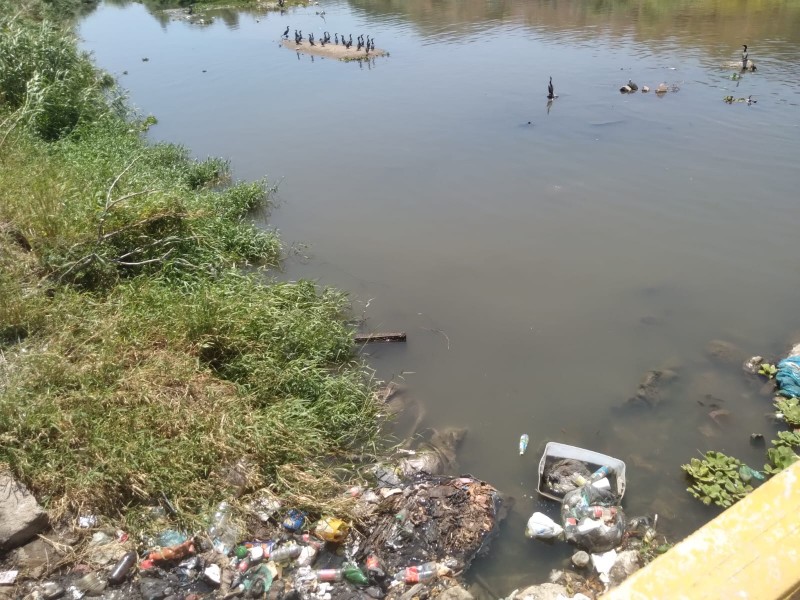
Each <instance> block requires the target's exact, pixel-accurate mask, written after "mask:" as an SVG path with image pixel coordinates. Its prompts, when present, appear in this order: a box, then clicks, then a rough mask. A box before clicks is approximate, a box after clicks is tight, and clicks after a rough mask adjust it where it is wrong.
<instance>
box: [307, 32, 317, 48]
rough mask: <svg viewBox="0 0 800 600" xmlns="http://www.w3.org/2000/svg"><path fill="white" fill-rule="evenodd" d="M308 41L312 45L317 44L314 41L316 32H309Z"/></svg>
mask: <svg viewBox="0 0 800 600" xmlns="http://www.w3.org/2000/svg"><path fill="white" fill-rule="evenodd" d="M308 43H309V44H311V45H312V46H316V44H315V43H314V34H313V33H309V34H308Z"/></svg>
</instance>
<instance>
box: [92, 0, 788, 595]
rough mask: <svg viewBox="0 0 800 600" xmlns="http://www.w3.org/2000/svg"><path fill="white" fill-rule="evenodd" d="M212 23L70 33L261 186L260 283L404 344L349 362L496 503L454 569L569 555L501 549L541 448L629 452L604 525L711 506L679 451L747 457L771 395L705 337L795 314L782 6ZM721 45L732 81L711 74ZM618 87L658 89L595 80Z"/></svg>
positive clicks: (763, 348) (163, 20)
mask: <svg viewBox="0 0 800 600" xmlns="http://www.w3.org/2000/svg"><path fill="white" fill-rule="evenodd" d="M321 11H324V12H325V14H324V15H322V16H320V15H318V14H317V13H319V12H321ZM216 17H217V18H216V19H215V21H214V22H213V23H212V24H210V25H206V26H201V25H193V24H189V23H187V22H185V21H175V20H173V19H170V18H169V17H167V16H164V15H163V14H159V13H157V12H154V11H151V10H149V9H148V8H147V7H146V6H143V5H141V4H129V3H127V2H122V1H120V0H117V1H115V2H113V3H112V2H107V3H106V4H104V5H102V6H101V7H100V8H99V9H98V10H96V11H95V12H93V13H92V14H90V15H89V16H88V17H87V18H85V20H84V21H83V22H82V24H81V27H80V35H81V36H82V38H83V44H84V47H85V48H86V49H88V50H90V51H92V52H93V53H94V55H95V58H96V61H97V63H98V64H99V65H100V66H101V67H103V68H105V69H107V70H109V71H110V72H111V73H113V74H115V75H117V76H119V78H120V81H121V83H122V85H123V86H125V87H126V88H127V89H128V90H129V93H130V97H131V101H132V102H133V104H135V105H136V106H137V107H139V109H140V110H141V111H142V113H145V114H154V115H156V116H157V117H158V120H159V124H158V126H156V127H155V128H154V129H153V130H152V132H151V136H152V138H153V139H154V140H169V141H175V142H179V143H182V144H185V145H186V146H187V147H188V148H190V149H191V151H192V152H193V153H194V154H195V155H197V156H198V157H205V156H208V155H221V156H225V157H228V158H230V160H231V162H232V165H233V169H234V173H235V175H236V177H237V178H242V179H257V178H260V177H263V176H267V177H268V178H269V179H270V180H271V181H272V182H277V181H280V187H279V193H278V195H277V206H276V208H275V209H274V210H273V212H272V215H271V217H270V226H274V227H277V228H279V230H280V232H281V236H282V238H283V240H284V241H285V243H286V247H287V260H286V267H285V272H284V273H283V274H282V275H281V277H288V278H299V277H304V278H314V279H316V280H318V281H319V282H320V283H321V284H324V285H332V286H336V287H339V288H342V289H345V290H348V291H349V292H350V294H351V296H352V300H353V307H354V312H355V313H356V315H357V316H363V317H365V318H366V322H365V327H366V328H367V329H369V330H375V331H380V330H403V331H406V332H408V343H406V344H397V345H382V346H370V347H368V348H367V349H366V352H367V353H368V359H369V362H370V364H371V365H372V367H374V368H375V369H376V374H377V376H378V377H380V378H383V379H389V378H392V377H393V378H394V379H395V380H397V381H400V382H404V383H405V384H407V385H408V387H409V393H410V394H412V395H413V396H414V397H415V398H417V399H418V400H419V401H420V403H421V404H422V405H424V406H425V408H426V414H425V419H424V426H425V427H444V426H451V425H455V426H463V427H466V428H468V430H469V432H468V434H467V437H466V439H465V441H464V444H463V447H462V450H461V453H460V465H461V470H462V472H469V473H472V474H473V475H475V476H477V477H480V478H483V479H486V480H488V481H490V482H491V483H493V484H494V485H496V486H497V487H499V488H500V489H502V490H504V491H506V492H508V493H509V494H511V495H513V496H514V497H515V498H516V505H515V507H514V509H513V511H512V513H511V515H510V517H509V519H508V520H507V521H506V523H505V524H504V526H503V528H502V530H501V533H500V537H499V538H498V539H497V540H496V542H495V543H494V545H493V547H492V552H491V553H490V555H489V556H488V557H486V558H483V559H481V560H479V561H477V562H476V563H475V566H474V569H473V571H472V573H473V576H475V575H480V576H481V578H482V579H483V580H484V581H485V582H486V583H487V584H488V585H489V586H490V587H491V588H493V591H494V593H495V594H498V595H499V594H507V593H508V592H509V591H510V590H512V589H513V588H515V587H517V586H519V585H523V584H526V583H532V582H534V581H536V580H538V579H541V578H543V577H545V576H546V574H547V572H548V571H549V570H550V569H551V568H554V567H557V566H559V564H560V563H561V561H562V560H564V559H565V558H566V557H568V556H569V554H570V550H569V549H568V548H567V547H566V546H564V545H555V546H552V547H551V546H547V545H544V544H541V543H537V542H532V541H529V540H526V539H525V538H524V537H523V529H524V524H525V521H526V520H527V518H528V516H529V515H530V514H531V512H533V511H534V510H537V509H538V510H545V511H547V512H549V513H550V514H552V515H555V514H556V512H555V510H554V507H553V506H551V505H548V504H546V503H544V502H542V500H540V499H539V498H537V495H536V492H535V488H536V474H535V472H536V466H537V463H538V459H539V456H540V454H541V449H542V447H543V444H544V443H545V442H546V441H547V440H555V441H561V442H565V443H570V444H575V445H579V446H582V447H586V448H591V449H594V450H598V451H601V452H605V453H608V454H611V455H613V456H616V457H618V458H621V459H622V460H625V461H627V463H628V490H627V493H626V497H625V506H626V509H627V511H628V513H629V514H631V515H636V514H642V513H652V512H658V514H659V515H660V519H659V524H660V527H661V528H662V530H663V531H664V532H666V533H669V534H671V535H673V536H682V535H685V534H686V533H688V532H690V531H691V530H693V529H694V528H696V527H697V526H698V525H700V524H702V523H703V522H704V521H706V520H708V519H709V518H711V517H712V516H713V515H714V514H716V511H715V510H714V509H707V508H705V507H702V506H701V505H700V504H699V503H698V502H697V501H695V500H693V499H691V498H690V497H689V496H688V494H686V492H685V491H684V488H685V486H686V484H685V481H684V480H683V478H682V473H681V470H680V465H681V463H683V462H687V461H688V460H689V459H690V458H691V457H693V456H697V455H698V452H702V451H705V450H709V449H718V450H722V451H725V452H729V453H732V454H735V455H736V456H738V457H739V458H742V459H743V460H745V461H748V462H749V463H750V464H751V465H752V466H755V467H761V466H762V465H763V462H764V453H763V450H762V449H757V448H753V447H751V446H750V444H749V436H750V434H751V433H753V432H761V433H765V434H766V435H767V439H770V438H769V436H770V434H771V433H772V432H773V431H774V429H773V426H772V425H770V424H769V422H768V421H767V420H766V419H765V417H764V413H766V412H768V411H769V410H770V407H771V404H770V401H769V397H765V396H763V395H761V394H760V393H759V386H760V384H759V383H757V382H755V383H754V382H749V381H748V380H746V379H745V377H744V376H743V374H742V373H741V371H740V369H739V367H738V366H735V365H734V366H733V367H729V368H726V367H724V366H720V365H719V364H717V363H716V362H714V361H712V360H710V359H709V357H708V355H707V353H706V351H705V347H706V344H707V343H708V342H709V341H710V340H712V339H724V340H729V341H731V342H733V343H735V344H737V345H738V346H739V347H740V348H741V349H742V351H743V352H747V353H750V354H755V353H759V354H764V355H771V356H777V355H778V354H780V353H781V352H784V351H785V349H786V346H787V344H788V342H789V341H790V339H791V338H792V335H793V334H796V332H797V331H798V329H800V323H799V322H798V307H800V285H798V283H800V282H799V281H798V279H800V277H799V275H800V273H799V271H800V269H799V268H798V265H800V261H798V250H797V243H796V234H797V231H798V227H800V215H798V197H800V195H799V194H798V185H799V184H800V168H798V157H799V156H800V110H798V106H799V105H800V67H799V66H798V65H800V4H798V3H796V2H785V1H779V0H775V1H770V0H738V1H737V2H724V1H722V0H692V1H690V0H682V1H677V0H676V1H673V2H666V1H661V2H659V1H657V0H639V1H622V0H618V1H617V0H605V1H600V2H597V1H590V0H585V1H578V0H576V1H574V2H552V1H549V0H528V1H524V0H505V1H503V0H490V1H486V0H443V1H440V2H430V1H428V0H402V1H399V0H350V1H349V2H348V1H344V0H325V1H323V2H321V3H320V4H319V5H316V6H308V7H298V8H292V9H289V10H288V11H287V12H285V13H284V14H280V13H271V14H266V13H264V12H263V11H243V12H237V11H235V10H225V11H219V12H218V13H217V15H216ZM323 17H324V19H323ZM287 25H288V26H290V28H291V29H302V30H303V32H304V33H308V32H315V34H316V36H317V38H320V37H322V32H323V31H326V30H327V31H330V32H331V34H333V33H344V34H351V33H352V34H353V36H354V37H355V36H357V35H358V34H360V33H364V34H367V35H370V36H373V37H374V38H375V41H376V42H375V43H376V45H377V46H378V47H380V48H384V49H386V50H388V51H389V52H390V56H389V57H385V58H378V59H375V60H374V61H373V62H370V63H341V62H337V61H333V60H323V59H320V58H319V57H316V58H314V59H313V60H312V58H311V57H308V56H303V55H298V54H296V53H295V52H294V51H292V50H288V49H285V48H281V47H280V46H279V43H278V40H279V37H280V35H281V33H282V32H283V30H284V29H285V27H286V26H287ZM745 43H746V44H748V45H749V46H750V50H749V53H750V58H751V59H752V60H754V61H755V63H756V65H757V67H758V70H757V71H756V72H755V73H746V74H744V75H743V77H742V79H741V80H739V81H734V80H731V79H730V75H731V74H732V73H733V72H734V69H732V68H727V67H725V66H724V65H725V63H727V62H729V61H733V60H737V59H738V58H739V57H740V52H741V44H745ZM143 58H148V59H149V60H147V61H143V60H142V59H143ZM551 76H552V78H553V82H554V85H555V92H556V94H558V96H559V97H558V98H557V99H556V100H555V101H554V102H553V103H552V105H551V106H550V107H549V110H548V106H547V100H546V93H547V83H548V78H549V77H551ZM629 78H630V79H633V80H634V81H635V82H637V83H638V84H639V85H640V86H641V85H645V84H646V85H649V86H650V87H651V88H653V89H655V87H656V86H657V85H658V84H659V83H661V82H665V83H667V84H668V85H670V86H675V89H676V90H677V91H674V92H673V91H671V92H669V93H667V94H665V95H663V96H661V97H659V96H656V95H655V94H654V93H652V92H651V93H649V94H642V93H637V94H631V95H623V94H620V92H619V88H620V86H621V85H623V84H624V83H626V82H627V81H628V79H629ZM728 95H733V96H735V97H736V98H739V97H748V96H750V95H752V97H753V99H755V100H757V103H755V104H750V105H748V104H747V103H734V104H731V105H729V104H726V103H724V102H723V98H724V97H725V96H728ZM664 366H675V367H677V368H678V372H679V375H680V377H679V379H678V381H677V382H676V383H675V384H674V385H673V386H672V387H671V388H669V389H668V390H665V396H664V398H665V399H664V402H663V403H662V404H660V405H659V406H658V407H657V408H656V409H655V410H629V409H625V408H624V405H625V401H626V399H627V398H629V397H630V396H631V395H632V394H633V393H634V392H635V390H636V386H637V384H638V382H639V380H640V378H641V377H642V375H643V374H644V373H645V372H646V371H647V370H648V369H653V368H662V367H664ZM712 405H714V406H721V407H722V408H724V409H725V410H727V411H729V413H730V416H729V418H727V419H726V420H725V421H724V422H723V423H722V424H717V423H716V422H714V421H713V420H712V419H710V418H709V417H708V412H709V411H710V410H711V409H712V408H713V406H712ZM522 433H528V434H529V435H530V439H531V443H530V450H529V452H528V454H527V455H525V456H524V457H520V456H519V455H518V453H517V441H518V438H519V436H520V434H522Z"/></svg>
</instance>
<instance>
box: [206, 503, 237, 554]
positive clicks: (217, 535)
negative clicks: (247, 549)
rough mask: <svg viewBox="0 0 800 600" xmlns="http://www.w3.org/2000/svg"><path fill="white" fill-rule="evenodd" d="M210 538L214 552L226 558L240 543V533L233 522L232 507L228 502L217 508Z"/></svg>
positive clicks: (210, 528) (212, 521)
mask: <svg viewBox="0 0 800 600" xmlns="http://www.w3.org/2000/svg"><path fill="white" fill-rule="evenodd" d="M208 536H209V537H210V538H211V542H212V544H213V546H214V550H216V551H217V552H219V553H220V554H224V555H226V556H227V555H228V554H229V553H230V552H231V550H233V548H234V547H235V546H236V542H238V541H239V540H238V537H239V532H238V529H237V528H236V526H234V525H233V523H232V522H231V506H230V504H228V503H227V502H220V503H219V505H218V506H217V511H216V512H215V513H214V516H213V517H212V518H211V525H210V526H209V528H208Z"/></svg>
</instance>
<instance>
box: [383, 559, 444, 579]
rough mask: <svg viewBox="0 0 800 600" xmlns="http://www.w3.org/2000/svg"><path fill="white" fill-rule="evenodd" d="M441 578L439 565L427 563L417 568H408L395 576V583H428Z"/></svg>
mask: <svg viewBox="0 0 800 600" xmlns="http://www.w3.org/2000/svg"><path fill="white" fill-rule="evenodd" d="M438 576H439V565H438V564H437V563H435V562H426V563H423V564H421V565H417V566H416V567H406V568H405V569H403V570H402V571H399V572H398V573H397V574H396V575H395V576H394V578H395V581H402V582H404V583H427V582H428V581H433V580H434V579H436V578H437V577H438Z"/></svg>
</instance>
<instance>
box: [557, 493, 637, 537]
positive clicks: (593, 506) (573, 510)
mask: <svg viewBox="0 0 800 600" xmlns="http://www.w3.org/2000/svg"><path fill="white" fill-rule="evenodd" d="M561 519H562V523H563V527H564V537H565V539H566V540H567V541H568V542H570V543H571V544H574V545H575V546H577V547H578V548H581V549H582V550H586V551H587V552H590V553H596V552H606V551H607V550H611V549H612V548H615V547H617V546H618V545H619V544H620V543H621V542H622V536H623V534H624V533H625V513H624V512H623V511H622V507H621V506H619V497H618V496H617V495H616V494H615V493H613V492H612V491H611V490H607V489H601V488H597V487H595V486H593V485H585V486H583V487H580V488H578V489H576V490H573V491H572V492H569V493H568V494H567V495H566V496H564V500H563V502H562V504H561Z"/></svg>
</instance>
